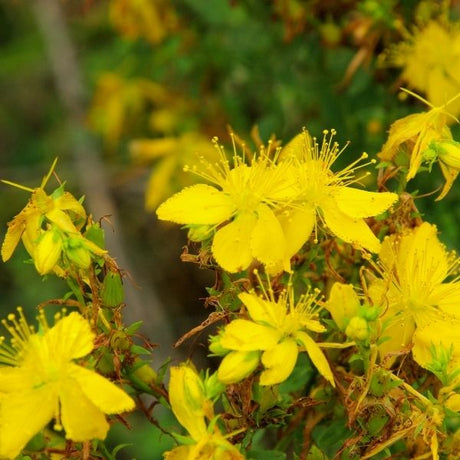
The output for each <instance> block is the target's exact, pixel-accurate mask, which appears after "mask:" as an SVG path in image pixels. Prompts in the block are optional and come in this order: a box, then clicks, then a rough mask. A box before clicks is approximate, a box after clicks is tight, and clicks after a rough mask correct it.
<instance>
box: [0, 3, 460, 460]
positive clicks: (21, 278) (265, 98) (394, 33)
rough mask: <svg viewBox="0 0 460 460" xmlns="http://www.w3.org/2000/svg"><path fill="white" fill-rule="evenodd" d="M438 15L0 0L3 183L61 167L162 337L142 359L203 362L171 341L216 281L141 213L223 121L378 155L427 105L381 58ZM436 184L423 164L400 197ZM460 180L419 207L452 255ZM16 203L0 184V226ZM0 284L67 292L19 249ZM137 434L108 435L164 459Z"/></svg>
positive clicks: (14, 297)
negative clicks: (392, 131) (305, 133)
mask: <svg viewBox="0 0 460 460" xmlns="http://www.w3.org/2000/svg"><path fill="white" fill-rule="evenodd" d="M446 11H447V16H448V20H449V21H450V23H451V24H453V25H452V27H453V28H455V27H457V25H456V24H457V20H458V15H459V2H457V1H451V2H445V1H439V2H438V1H416V0H405V1H396V0H382V1H376V0H331V1H329V0H305V1H301V0H272V1H251V0H212V1H210V0H169V1H168V0H28V1H25V0H0V178H3V179H8V180H10V181H13V182H16V183H20V184H23V185H26V186H28V187H32V188H33V187H37V186H39V185H40V182H41V180H42V177H43V176H45V174H46V173H47V171H48V169H49V167H50V165H51V163H52V161H53V159H54V158H56V157H58V158H59V162H58V165H57V173H58V175H59V177H60V178H61V180H64V181H66V183H67V190H69V191H71V192H72V193H73V194H74V195H75V196H77V197H80V196H82V195H85V197H86V198H85V203H86V206H87V208H88V209H89V210H90V212H91V213H92V214H93V216H94V218H95V219H96V220H98V219H101V218H104V219H103V221H104V224H103V226H104V228H105V230H106V235H107V240H108V246H109V249H110V251H111V254H112V255H113V256H114V257H115V258H116V259H117V260H118V263H119V265H120V266H121V267H123V268H125V269H126V270H127V271H128V272H129V274H130V279H127V280H126V283H125V284H126V289H127V291H128V293H127V304H128V307H127V308H126V309H125V315H126V317H127V322H128V323H130V322H134V321H137V320H139V319H143V320H144V333H146V334H147V335H148V336H149V337H150V338H151V339H152V341H153V342H155V343H158V344H159V345H160V347H159V348H158V359H157V362H154V363H153V364H154V366H159V365H160V364H161V363H162V362H163V361H164V359H166V357H167V356H169V355H172V356H173V357H176V358H175V359H177V358H179V357H181V358H183V357H187V356H193V357H194V358H195V357H198V359H205V357H204V356H203V352H202V348H203V347H201V346H200V340H201V339H200V337H198V338H193V339H190V340H189V341H186V342H185V343H184V345H182V346H181V347H180V349H179V350H173V349H172V346H171V344H172V343H174V342H175V341H176V340H177V339H178V338H179V337H180V336H181V335H183V334H184V333H186V332H187V331H188V330H189V329H190V328H192V327H194V326H196V325H197V324H199V323H200V322H201V321H202V320H204V319H205V318H206V317H207V315H208V313H209V312H207V311H206V310H205V309H203V303H204V302H203V299H204V297H205V296H206V289H205V287H209V286H212V284H213V282H214V275H213V274H212V273H211V272H207V271H205V270H201V269H199V267H198V266H197V265H195V264H190V263H182V262H181V261H180V254H181V252H182V250H183V247H184V245H185V244H186V234H185V232H183V231H181V230H180V229H179V228H177V227H176V226H172V225H171V226H170V225H167V224H164V223H159V222H158V221H157V220H156V218H155V214H154V211H155V208H156V207H157V206H158V204H159V203H161V202H162V201H163V200H164V199H166V198H167V197H168V196H170V195H171V194H172V193H174V192H175V191H177V190H179V189H180V188H181V187H183V186H186V185H190V184H191V183H192V182H193V180H196V179H195V178H193V177H191V176H190V175H187V174H185V173H184V172H183V170H182V169H183V166H184V165H185V164H191V163H193V162H194V161H195V155H196V153H200V154H202V155H204V156H205V157H209V158H212V157H213V156H214V155H215V151H214V149H213V147H212V145H211V143H210V139H211V138H212V137H213V136H218V137H219V139H220V140H221V142H222V143H224V144H228V141H229V136H228V132H229V130H234V131H235V132H236V133H237V134H238V136H240V137H241V138H242V139H245V140H246V142H247V143H248V144H249V145H251V146H252V148H257V146H258V145H260V144H261V143H266V142H267V141H268V139H269V138H271V137H272V139H276V140H279V141H283V142H284V143H285V142H287V141H288V140H289V139H290V138H291V137H293V136H294V135H295V134H297V133H298V132H299V131H300V130H301V129H302V127H304V126H305V127H307V128H308V130H309V131H310V132H311V133H312V134H313V135H315V136H318V137H321V136H322V131H323V130H324V129H330V128H335V129H336V130H337V133H338V134H337V140H338V141H339V142H340V144H341V145H345V143H346V142H347V141H350V145H349V146H348V147H347V149H346V151H345V153H344V154H343V158H342V160H343V162H344V163H350V162H351V161H352V160H354V159H356V158H357V157H358V156H359V155H360V154H361V153H362V152H363V151H366V152H368V153H369V155H370V156H371V157H375V155H376V154H377V153H378V152H379V151H380V149H381V146H382V144H383V142H384V141H385V140H386V136H387V131H388V129H389V126H390V125H391V123H392V122H393V121H395V120H396V119H397V118H401V117H403V116H405V115H407V114H409V113H412V112H415V111H422V110H425V107H424V105H423V104H422V103H421V102H420V101H417V100H416V99H411V98H409V99H408V98H407V97H401V96H400V93H399V87H400V86H406V87H409V88H410V87H411V82H410V81H405V79H404V74H402V73H401V68H400V67H398V66H397V65H394V64H395V63H394V62H392V61H391V59H388V55H389V54H391V50H392V47H395V46H398V44H399V43H401V42H403V41H404V40H406V41H407V40H408V37H409V43H410V36H411V33H414V28H417V27H418V28H419V29H420V30H421V29H423V27H424V26H425V25H426V24H428V23H429V22H430V21H431V20H432V19H433V18H435V19H436V18H438V17H440V16H442V15H443V14H444V15H445V14H446ZM409 50H410V46H409ZM459 60H460V56H459ZM430 65H431V64H430ZM447 65H449V64H447ZM413 86H414V85H412V87H413ZM456 91H457V92H458V91H460V84H459V86H458V89H457V90H456ZM421 94H422V95H423V96H425V97H426V95H424V94H423V92H422V93H421ZM452 129H453V131H454V132H458V128H457V127H453V128H452ZM457 138H458V136H457ZM230 150H231V148H230V147H229V151H230ZM441 184H442V177H441V175H440V174H439V172H438V171H434V173H433V174H432V175H430V176H428V174H421V175H420V176H418V177H417V180H415V181H413V182H411V183H410V186H409V190H410V191H416V190H420V194H423V193H429V192H432V191H434V190H435V189H436V188H437V187H439V186H440V185H441ZM55 185H56V183H55V182H53V179H52V180H51V181H50V184H49V185H48V191H49V192H50V191H52V190H53V188H54V186H55ZM370 187H371V188H372V184H370ZM459 190H460V189H459V187H458V184H457V185H454V188H453V189H452V191H451V192H450V194H449V195H448V196H447V198H446V199H445V200H443V201H442V202H441V203H437V204H436V205H434V198H433V197H431V198H429V199H426V200H419V201H420V202H417V205H419V206H420V209H421V211H422V212H423V213H424V218H425V219H426V220H429V221H430V222H435V223H437V224H438V226H439V228H440V230H441V231H442V239H443V241H445V242H446V244H448V246H449V247H451V248H457V249H458V248H459V240H458V235H457V226H458V222H459V219H460V207H459V206H458V203H459V198H460V192H459ZM27 199H28V193H27V192H25V191H23V190H20V189H16V188H13V187H11V186H7V185H4V184H0V227H1V228H2V229H3V230H2V233H3V234H4V232H5V230H6V224H7V222H8V221H9V220H11V218H12V217H13V216H14V215H15V214H17V213H18V212H19V211H20V210H21V209H22V207H23V206H24V205H25V203H26V201H27ZM0 290H1V293H2V295H1V300H0V305H1V308H2V309H3V311H4V313H6V312H8V311H11V310H13V309H14V308H15V307H16V306H17V305H23V306H24V307H25V308H27V309H33V308H34V307H35V306H36V305H37V304H39V303H40V302H43V301H45V300H47V299H50V298H59V297H61V296H62V295H63V293H65V292H66V287H65V284H63V283H61V282H60V281H59V280H55V279H51V278H49V279H47V280H46V282H43V281H42V280H40V279H39V277H38V276H37V275H36V272H35V270H34V268H33V265H30V264H28V263H27V255H26V253H25V251H23V252H22V253H16V254H15V255H14V257H13V258H12V259H11V260H10V261H8V263H6V264H0ZM2 316H4V315H2ZM203 340H204V339H203ZM133 423H135V422H133ZM143 430H145V431H142V430H140V431H139V430H138V431H137V432H136V436H137V438H139V439H137V438H136V439H134V440H133V437H132V435H129V436H128V435H126V433H124V432H123V433H122V432H120V433H119V432H116V433H114V434H113V433H112V436H114V437H115V438H116V439H117V441H118V442H120V439H121V440H122V439H124V437H125V436H126V439H127V440H128V441H127V442H134V443H135V446H134V447H130V448H127V450H126V452H128V453H127V454H126V455H127V457H126V458H139V459H143V458H153V459H154V458H161V455H160V453H159V452H161V450H162V446H161V445H160V444H161V442H163V441H164V442H165V443H168V442H169V443H170V441H168V440H162V441H159V440H158V439H159V438H158V437H156V438H155V439H156V441H155V442H154V443H153V442H152V441H151V439H153V438H152V437H150V438H149V436H148V435H146V433H149V430H155V428H154V427H151V426H149V427H145V428H143ZM161 439H162V438H161ZM130 449H131V450H130ZM155 449H157V450H155ZM155 452H158V453H155Z"/></svg>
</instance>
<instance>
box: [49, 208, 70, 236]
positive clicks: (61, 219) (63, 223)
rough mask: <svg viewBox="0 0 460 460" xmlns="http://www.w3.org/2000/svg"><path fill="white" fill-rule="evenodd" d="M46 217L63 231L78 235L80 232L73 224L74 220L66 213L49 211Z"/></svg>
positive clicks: (55, 209)
mask: <svg viewBox="0 0 460 460" xmlns="http://www.w3.org/2000/svg"><path fill="white" fill-rule="evenodd" d="M45 216H46V218H47V219H48V220H49V221H51V222H53V224H55V225H56V226H57V227H59V228H60V229H61V230H64V231H65V232H68V233H78V230H77V228H76V227H75V225H74V224H73V223H72V220H71V219H70V217H69V216H68V214H66V213H65V212H64V211H61V210H60V209H57V208H54V209H51V210H50V211H48V212H47V213H46V214H45Z"/></svg>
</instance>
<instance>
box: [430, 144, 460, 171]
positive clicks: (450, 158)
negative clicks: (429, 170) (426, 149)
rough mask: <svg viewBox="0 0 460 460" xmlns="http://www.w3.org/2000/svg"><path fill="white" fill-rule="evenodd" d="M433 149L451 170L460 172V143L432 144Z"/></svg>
mask: <svg viewBox="0 0 460 460" xmlns="http://www.w3.org/2000/svg"><path fill="white" fill-rule="evenodd" d="M430 147H432V148H433V149H434V150H435V151H436V152H437V153H438V156H439V159H440V160H441V161H442V162H443V163H445V164H446V165H447V166H450V167H451V168H455V169H458V170H460V143H459V142H456V141H453V140H444V141H439V142H432V143H431V145H430Z"/></svg>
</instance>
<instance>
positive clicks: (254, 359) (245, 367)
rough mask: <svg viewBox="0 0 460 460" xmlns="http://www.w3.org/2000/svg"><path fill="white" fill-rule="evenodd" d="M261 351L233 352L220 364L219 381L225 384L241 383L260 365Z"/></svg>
mask: <svg viewBox="0 0 460 460" xmlns="http://www.w3.org/2000/svg"><path fill="white" fill-rule="evenodd" d="M259 361H260V352H259V351H232V352H230V353H229V354H228V355H227V356H226V357H225V358H224V359H223V360H222V362H221V363H220V366H219V369H218V371H217V377H218V379H219V380H220V381H221V382H222V383H225V384H229V383H236V382H240V381H241V380H243V379H244V378H246V377H247V376H248V375H250V374H251V373H252V372H253V371H254V370H255V368H256V367H257V366H258V365H259Z"/></svg>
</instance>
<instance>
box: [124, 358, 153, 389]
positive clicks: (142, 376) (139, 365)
mask: <svg viewBox="0 0 460 460" xmlns="http://www.w3.org/2000/svg"><path fill="white" fill-rule="evenodd" d="M129 378H130V379H131V380H132V381H133V382H134V383H138V384H141V385H142V386H144V385H146V386H147V387H149V386H150V385H152V384H154V383H155V382H156V381H157V373H156V372H155V371H154V370H153V369H152V367H151V366H150V365H149V363H146V362H145V361H142V360H140V359H137V360H136V362H135V363H134V365H133V370H132V371H131V372H130V373H129Z"/></svg>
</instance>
